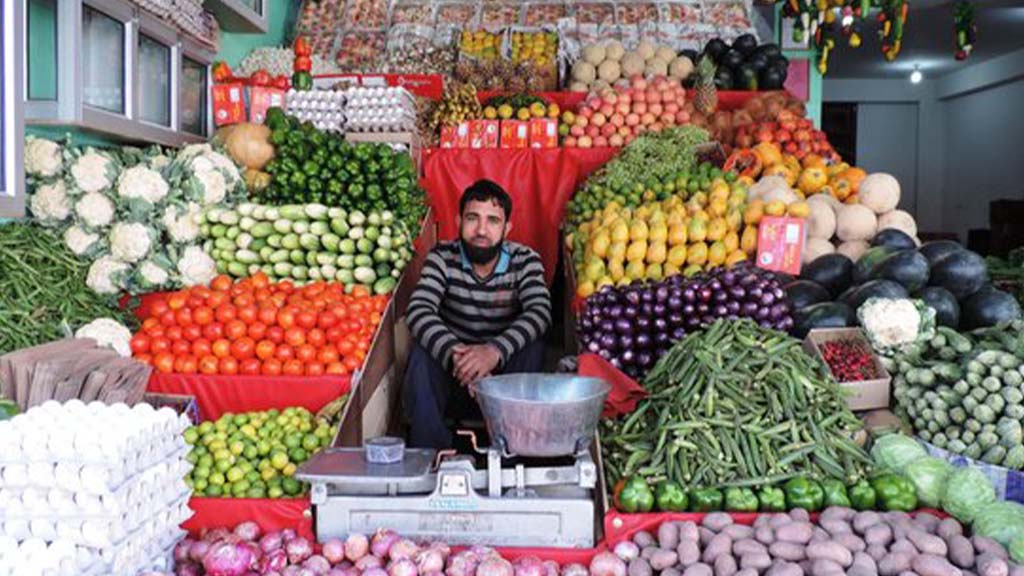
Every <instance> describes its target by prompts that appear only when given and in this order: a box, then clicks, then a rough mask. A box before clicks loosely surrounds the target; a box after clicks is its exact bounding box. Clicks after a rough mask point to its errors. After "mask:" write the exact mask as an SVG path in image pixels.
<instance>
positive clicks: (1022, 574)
mask: <svg viewBox="0 0 1024 576" xmlns="http://www.w3.org/2000/svg"><path fill="white" fill-rule="evenodd" d="M964 575H965V576H966V575H967V573H966V572H964ZM737 576H739V575H737ZM971 576H974V575H973V574H972V575H971ZM1010 576H1024V566H1016V565H1015V566H1011V567H1010Z"/></svg>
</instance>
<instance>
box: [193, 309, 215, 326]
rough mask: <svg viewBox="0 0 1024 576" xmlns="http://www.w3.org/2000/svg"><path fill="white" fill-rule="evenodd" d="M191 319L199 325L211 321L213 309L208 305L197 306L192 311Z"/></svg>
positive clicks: (204, 324)
mask: <svg viewBox="0 0 1024 576" xmlns="http://www.w3.org/2000/svg"><path fill="white" fill-rule="evenodd" d="M192 321H193V322H195V323H196V324H198V325H200V326H206V325H207V324H209V323H211V322H213V310H212V309H211V308H209V307H208V306H199V307H198V308H196V309H195V310H194V311H193V312H192Z"/></svg>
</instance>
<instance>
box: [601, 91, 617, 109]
mask: <svg viewBox="0 0 1024 576" xmlns="http://www.w3.org/2000/svg"><path fill="white" fill-rule="evenodd" d="M604 102H605V104H608V105H609V106H615V104H617V103H618V102H619V95H618V93H617V92H615V91H614V90H609V91H608V94H607V95H606V96H605V97H604Z"/></svg>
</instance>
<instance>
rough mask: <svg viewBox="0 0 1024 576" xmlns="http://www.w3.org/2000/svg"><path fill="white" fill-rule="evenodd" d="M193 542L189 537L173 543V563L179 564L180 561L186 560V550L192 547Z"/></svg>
mask: <svg viewBox="0 0 1024 576" xmlns="http://www.w3.org/2000/svg"><path fill="white" fill-rule="evenodd" d="M194 543H195V542H194V541H193V540H191V539H189V538H185V539H184V540H182V541H180V542H178V543H177V544H175V545H174V563H175V564H181V563H182V562H187V561H188V551H189V550H190V549H191V548H192V545H193V544H194Z"/></svg>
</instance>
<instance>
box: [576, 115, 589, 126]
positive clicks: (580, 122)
mask: <svg viewBox="0 0 1024 576" xmlns="http://www.w3.org/2000/svg"><path fill="white" fill-rule="evenodd" d="M588 124H590V118H587V117H586V116H577V117H576V125H577V126H581V127H583V128H586V127H587V125H588Z"/></svg>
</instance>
